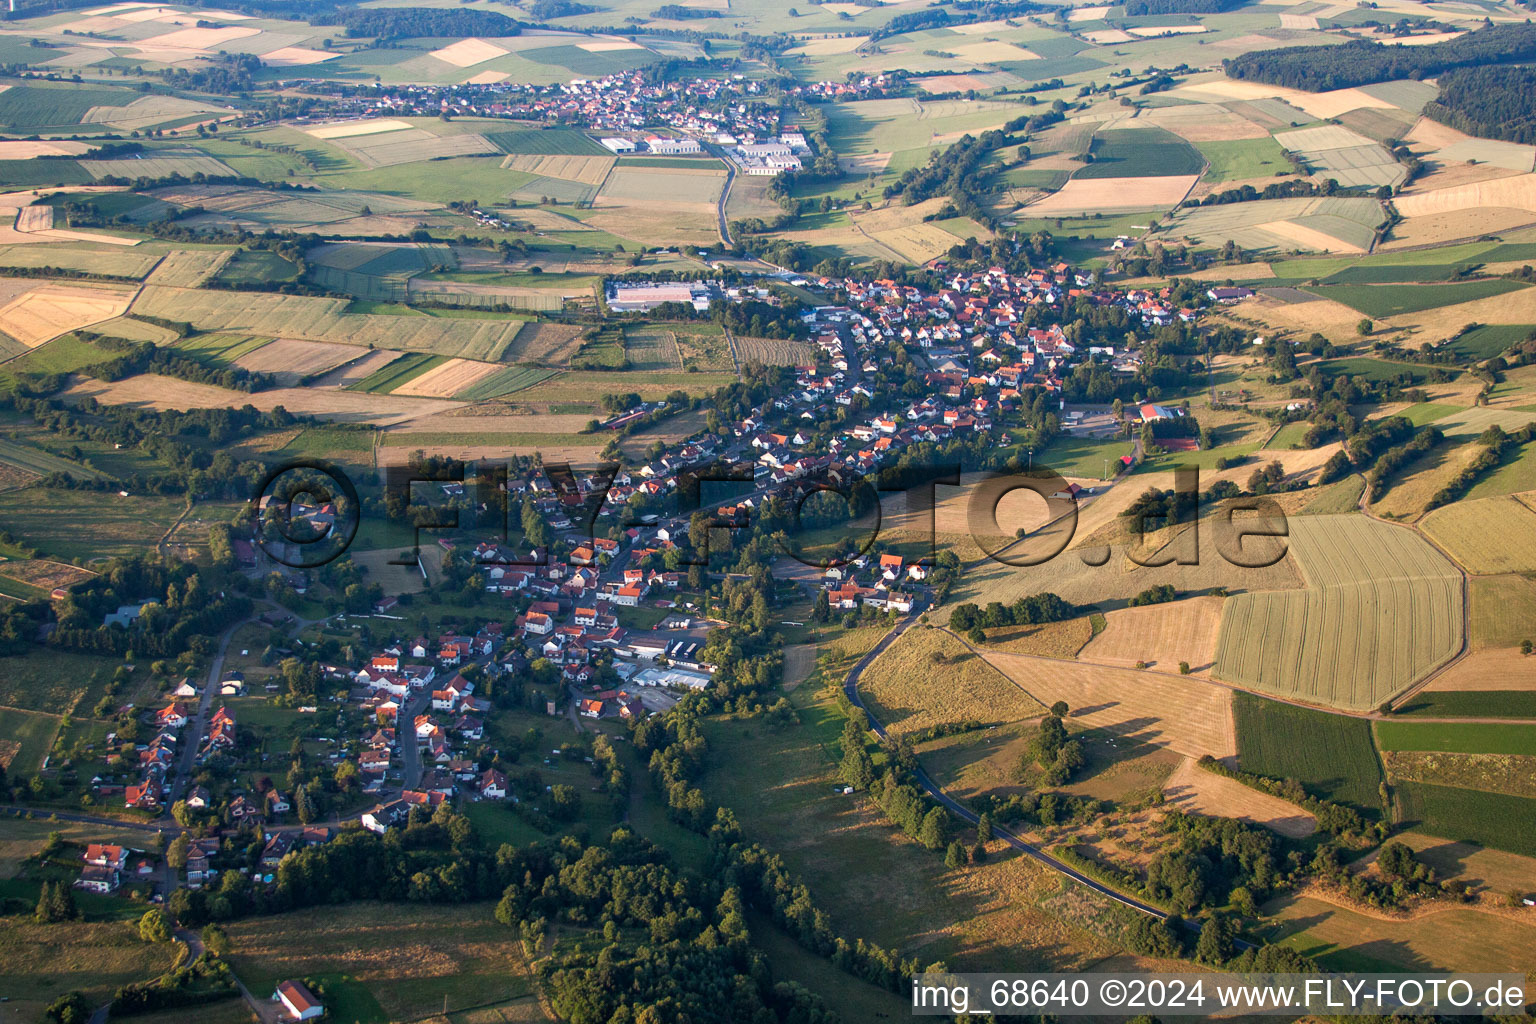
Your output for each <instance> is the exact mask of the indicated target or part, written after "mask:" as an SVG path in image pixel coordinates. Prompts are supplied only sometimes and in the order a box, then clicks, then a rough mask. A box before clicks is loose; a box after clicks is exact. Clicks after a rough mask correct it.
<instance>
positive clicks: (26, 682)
mask: <svg viewBox="0 0 1536 1024" xmlns="http://www.w3.org/2000/svg"><path fill="white" fill-rule="evenodd" d="M0 664H3V666H4V671H3V672H0V706H4V707H10V708H21V709H23V710H25V711H36V712H42V713H43V714H45V715H62V714H64V713H66V712H68V711H69V710H70V709H71V708H72V707H74V706H75V704H76V700H77V699H78V700H79V705H78V706H79V709H80V710H79V712H77V713H83V714H88V713H89V712H90V710H91V707H92V706H93V705H94V704H95V703H96V702H97V701H98V700H100V699H101V695H102V694H103V693H105V692H106V688H107V683H109V682H111V680H112V674H113V673H114V672H116V671H117V669H118V666H120V665H122V660H121V659H119V658H111V657H106V656H104V655H99V654H76V653H75V652H73V651H62V650H54V649H52V648H35V649H33V650H31V651H29V652H28V653H27V654H26V655H25V656H23V657H19V658H6V659H5V660H4V662H3V663H0ZM141 671H142V670H141ZM54 724H55V727H57V724H58V723H57V722H55V723H54Z"/></svg>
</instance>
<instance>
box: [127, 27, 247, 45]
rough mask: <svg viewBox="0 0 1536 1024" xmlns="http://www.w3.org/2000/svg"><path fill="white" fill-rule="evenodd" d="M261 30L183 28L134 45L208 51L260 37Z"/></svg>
mask: <svg viewBox="0 0 1536 1024" xmlns="http://www.w3.org/2000/svg"><path fill="white" fill-rule="evenodd" d="M260 34H261V29H259V28H249V27H247V26H245V25H226V26H224V27H222V28H182V29H177V30H176V31H174V32H166V33H164V34H163V35H158V36H151V37H150V38H148V39H140V40H139V41H138V42H137V43H135V44H134V45H135V46H137V47H138V48H139V49H141V50H157V49H166V48H180V47H186V48H187V49H194V50H207V49H212V48H214V47H217V46H219V45H221V44H223V43H228V42H232V41H234V40H236V39H248V38H250V37H251V36H255V35H260Z"/></svg>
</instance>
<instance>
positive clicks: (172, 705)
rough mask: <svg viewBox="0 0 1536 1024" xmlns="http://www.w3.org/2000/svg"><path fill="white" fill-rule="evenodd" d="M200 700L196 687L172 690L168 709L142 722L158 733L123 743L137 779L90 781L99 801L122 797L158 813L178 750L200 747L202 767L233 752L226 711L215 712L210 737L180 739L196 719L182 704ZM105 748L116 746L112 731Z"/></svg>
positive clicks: (132, 805)
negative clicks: (144, 740) (222, 753)
mask: <svg viewBox="0 0 1536 1024" xmlns="http://www.w3.org/2000/svg"><path fill="white" fill-rule="evenodd" d="M196 696H197V690H196V688H195V687H193V686H192V685H191V683H189V682H187V681H185V680H183V681H182V683H181V685H180V686H178V687H177V688H176V689H175V690H173V691H172V693H171V700H170V701H169V703H167V704H166V705H165V707H163V708H160V709H159V710H157V711H153V712H146V713H145V714H143V715H141V716H140V719H141V721H142V722H143V723H144V724H146V725H149V726H151V727H152V728H153V729H154V730H155V731H154V735H153V736H151V737H150V738H149V739H148V741H147V742H143V743H135V744H127V743H124V744H122V745H121V746H122V751H121V753H122V756H123V757H124V758H125V759H127V760H129V762H130V764H131V765H132V766H133V768H132V770H133V775H134V779H135V781H133V782H130V783H126V784H124V783H121V782H119V781H116V780H114V779H107V778H104V777H102V776H97V777H95V778H93V779H92V780H91V791H92V794H93V795H94V796H95V797H96V798H97V799H114V798H116V797H119V796H120V797H121V798H122V800H123V805H124V806H125V807H130V808H134V809H137V810H141V811H151V812H157V811H159V810H160V809H161V808H162V807H163V806H164V803H165V800H166V799H167V797H168V796H169V795H170V783H171V777H172V776H173V775H174V772H175V765H176V759H177V757H178V756H179V751H181V750H183V749H185V743H187V742H191V743H194V744H198V747H197V752H196V759H197V763H199V764H201V763H203V762H204V761H205V760H206V759H207V758H209V757H210V756H212V755H213V754H215V753H219V752H225V751H229V750H232V749H234V746H235V739H236V725H235V717H234V715H233V714H232V713H231V712H230V711H229V710H228V709H227V708H224V707H220V708H218V709H217V710H216V711H215V712H214V714H213V717H212V719H211V720H210V721H209V724H208V730H207V734H206V736H193V737H190V739H189V738H187V737H184V736H183V735H182V730H183V729H185V728H186V726H187V725H188V724H189V723H190V722H192V720H193V718H194V717H195V716H196V709H195V708H194V707H193V706H192V705H190V704H188V703H184V700H186V699H188V698H195V697H196ZM106 744H107V747H108V749H113V748H115V747H116V746H117V745H118V737H117V734H116V733H109V734H108V735H107V737H106Z"/></svg>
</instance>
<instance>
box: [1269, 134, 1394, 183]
mask: <svg viewBox="0 0 1536 1024" xmlns="http://www.w3.org/2000/svg"><path fill="white" fill-rule="evenodd" d="M1275 141H1276V142H1278V143H1280V145H1282V146H1284V147H1285V148H1286V149H1288V150H1290V151H1291V152H1293V153H1298V154H1300V155H1301V156H1302V158H1303V159H1305V160H1306V162H1307V165H1308V166H1309V167H1310V168H1311V169H1312V172H1313V174H1314V176H1316V177H1319V178H1324V177H1326V178H1333V179H1334V180H1335V181H1337V182H1338V183H1339V184H1340V185H1344V186H1346V187H1360V186H1379V185H1395V184H1397V183H1398V182H1399V181H1401V180H1402V179H1403V178H1404V177H1406V176H1407V174H1408V169H1407V168H1406V167H1404V166H1402V165H1401V164H1399V163H1398V162H1397V160H1396V159H1394V158H1393V156H1392V154H1391V153H1389V152H1387V150H1386V149H1385V148H1383V147H1382V146H1379V145H1377V144H1376V143H1375V142H1372V141H1371V140H1370V139H1368V138H1366V137H1365V136H1364V135H1360V134H1358V133H1356V132H1352V131H1350V130H1349V129H1348V128H1344V127H1341V126H1340V125H1324V126H1322V127H1319V128H1302V129H1300V130H1298V131H1293V132H1281V133H1279V134H1278V135H1276V136H1275Z"/></svg>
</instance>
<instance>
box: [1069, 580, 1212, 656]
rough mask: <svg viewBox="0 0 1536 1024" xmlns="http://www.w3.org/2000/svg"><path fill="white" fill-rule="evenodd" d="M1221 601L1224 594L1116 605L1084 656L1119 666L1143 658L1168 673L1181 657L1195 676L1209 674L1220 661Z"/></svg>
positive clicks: (1084, 651) (1083, 653)
mask: <svg viewBox="0 0 1536 1024" xmlns="http://www.w3.org/2000/svg"><path fill="white" fill-rule="evenodd" d="M1221 605H1222V598H1219V597H1196V598H1191V599H1189V600H1187V601H1172V602H1169V603H1167V604H1154V605H1147V606H1145V607H1140V608H1119V609H1116V610H1115V611H1112V612H1110V613H1109V614H1107V615H1106V616H1105V617H1104V619H1105V623H1106V625H1105V628H1104V631H1103V632H1102V633H1100V634H1098V635H1097V636H1095V637H1094V638H1093V640H1092V641H1090V642H1089V644H1088V646H1087V647H1084V648H1083V651H1082V654H1080V655H1079V657H1080V658H1081V659H1082V660H1083V661H1092V662H1098V663H1099V664H1103V665H1115V666H1118V667H1120V668H1133V667H1135V665H1136V663H1137V662H1142V663H1144V664H1145V665H1147V667H1149V668H1155V669H1158V670H1160V671H1163V672H1177V671H1178V667H1179V662H1181V661H1182V662H1187V663H1188V664H1189V669H1190V672H1192V673H1194V674H1196V675H1203V674H1206V673H1209V672H1210V670H1211V666H1212V665H1213V664H1214V662H1215V656H1216V635H1217V632H1218V630H1219V629H1220V627H1221Z"/></svg>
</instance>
